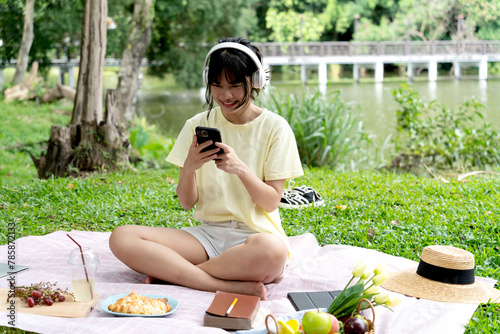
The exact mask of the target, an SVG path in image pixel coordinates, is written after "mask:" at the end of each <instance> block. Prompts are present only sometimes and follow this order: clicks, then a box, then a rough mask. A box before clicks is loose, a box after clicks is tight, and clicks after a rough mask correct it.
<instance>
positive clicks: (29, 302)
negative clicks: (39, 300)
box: [26, 297, 35, 307]
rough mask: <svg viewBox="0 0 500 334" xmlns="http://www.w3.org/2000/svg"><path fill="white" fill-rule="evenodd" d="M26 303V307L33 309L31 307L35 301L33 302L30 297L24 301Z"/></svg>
mask: <svg viewBox="0 0 500 334" xmlns="http://www.w3.org/2000/svg"><path fill="white" fill-rule="evenodd" d="M26 302H28V306H29V307H33V306H35V300H34V299H33V298H32V297H28V298H27V299H26Z"/></svg>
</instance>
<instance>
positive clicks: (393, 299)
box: [385, 296, 401, 307]
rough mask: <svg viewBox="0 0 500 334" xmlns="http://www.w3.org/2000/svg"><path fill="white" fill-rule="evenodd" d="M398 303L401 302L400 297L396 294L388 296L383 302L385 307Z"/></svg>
mask: <svg viewBox="0 0 500 334" xmlns="http://www.w3.org/2000/svg"><path fill="white" fill-rule="evenodd" d="M399 304H401V298H399V297H396V296H391V297H389V300H387V301H386V302H385V306H387V307H393V306H398V305H399Z"/></svg>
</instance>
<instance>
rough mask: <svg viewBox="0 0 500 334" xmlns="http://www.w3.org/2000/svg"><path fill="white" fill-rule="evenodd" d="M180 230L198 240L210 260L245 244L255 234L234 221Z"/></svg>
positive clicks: (205, 224) (202, 224)
mask: <svg viewBox="0 0 500 334" xmlns="http://www.w3.org/2000/svg"><path fill="white" fill-rule="evenodd" d="M182 230H184V231H186V232H188V233H189V234H191V235H192V236H193V237H195V238H196V239H198V241H199V242H200V243H201V244H202V245H203V247H204V248H205V251H206V252H207V254H208V257H209V258H210V259H211V258H214V257H216V256H218V255H220V254H222V253H223V252H224V251H226V250H228V249H229V248H231V247H234V246H236V245H241V244H243V243H245V241H246V240H247V238H248V237H249V236H250V235H252V234H254V233H257V232H255V231H254V230H252V229H250V227H248V226H247V225H246V224H245V223H242V222H238V221H236V220H229V221H224V222H217V223H216V222H208V221H203V222H202V223H201V225H199V226H191V227H183V228H182Z"/></svg>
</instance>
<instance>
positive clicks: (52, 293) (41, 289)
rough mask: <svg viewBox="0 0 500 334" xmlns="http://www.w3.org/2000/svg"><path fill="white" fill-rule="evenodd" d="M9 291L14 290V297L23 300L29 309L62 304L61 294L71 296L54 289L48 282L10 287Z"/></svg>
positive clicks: (63, 298) (53, 285)
mask: <svg viewBox="0 0 500 334" xmlns="http://www.w3.org/2000/svg"><path fill="white" fill-rule="evenodd" d="M11 289H13V290H14V295H15V296H16V297H19V298H21V299H22V300H25V301H26V303H27V304H28V306H29V307H34V306H35V305H47V306H52V305H53V304H54V303H55V302H64V301H65V300H66V297H65V296H64V295H63V294H66V295H72V294H71V293H69V292H68V291H67V289H65V290H63V289H60V288H58V287H56V284H55V283H49V282H40V283H36V284H31V285H30V286H13V285H11ZM7 301H8V300H7Z"/></svg>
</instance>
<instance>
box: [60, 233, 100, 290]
mask: <svg viewBox="0 0 500 334" xmlns="http://www.w3.org/2000/svg"><path fill="white" fill-rule="evenodd" d="M66 235H67V236H68V238H70V239H71V240H73V242H74V243H75V244H77V246H78V247H79V248H80V255H81V256H82V262H83V270H85V278H86V279H87V283H89V289H90V299H94V293H93V291H92V285H91V284H90V280H89V274H88V273H87V266H86V265H85V257H84V256H83V250H82V246H80V244H79V243H78V242H76V240H75V239H73V238H72V237H71V236H70V235H69V234H68V233H66Z"/></svg>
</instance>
